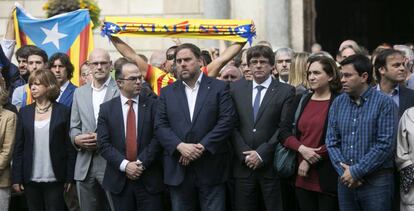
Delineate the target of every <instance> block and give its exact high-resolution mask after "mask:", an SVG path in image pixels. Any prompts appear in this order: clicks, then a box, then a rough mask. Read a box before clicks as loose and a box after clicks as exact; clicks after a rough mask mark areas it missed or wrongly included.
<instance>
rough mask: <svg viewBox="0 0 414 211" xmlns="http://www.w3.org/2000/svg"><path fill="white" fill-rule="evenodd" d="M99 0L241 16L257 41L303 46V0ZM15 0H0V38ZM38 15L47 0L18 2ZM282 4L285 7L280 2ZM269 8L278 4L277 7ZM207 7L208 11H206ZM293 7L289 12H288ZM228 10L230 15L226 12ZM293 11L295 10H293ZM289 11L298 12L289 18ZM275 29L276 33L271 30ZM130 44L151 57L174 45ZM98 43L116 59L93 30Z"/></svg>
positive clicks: (132, 7)
mask: <svg viewBox="0 0 414 211" xmlns="http://www.w3.org/2000/svg"><path fill="white" fill-rule="evenodd" d="M222 1H226V0H150V1H148V0H116V1H115V0H97V2H98V4H99V6H100V8H101V10H102V11H101V15H102V17H104V16H136V17H163V18H169V17H171V18H183V17H186V18H213V17H214V16H216V17H220V18H226V17H227V18H235V19H236V18H239V19H253V20H254V22H255V24H256V27H257V33H258V36H257V39H256V42H257V41H260V40H269V41H270V42H271V43H272V45H273V47H274V48H276V47H281V46H285V45H288V46H290V47H294V48H295V50H302V49H303V20H301V17H302V16H300V15H301V14H300V13H299V14H298V11H300V10H301V8H300V6H301V2H302V0H294V1H292V3H289V2H290V1H288V0H277V2H279V4H275V3H272V2H273V1H274V0H256V1H247V0H227V1H228V2H226V3H224V4H223V3H222ZM14 2H15V0H0V11H1V12H0V37H3V35H4V33H5V30H6V25H7V18H8V16H9V13H10V12H9V11H10V10H11V8H12V7H13V5H14ZM17 2H19V3H20V4H21V5H23V7H24V8H25V9H26V10H27V11H28V12H29V13H31V14H32V15H33V16H35V17H39V18H42V17H44V16H45V12H44V11H43V10H42V6H43V4H44V3H45V2H46V1H45V0H23V1H17ZM281 3H283V4H282V5H283V8H279V6H278V5H280V4H281ZM211 4H212V5H220V7H228V8H227V9H224V10H223V9H221V10H220V9H217V10H214V9H212V8H214V6H213V7H212V5H211ZM268 7H276V8H275V9H274V10H273V9H271V8H268ZM205 8H207V9H208V11H204V9H205ZM286 10H290V11H286ZM226 11H227V14H225V13H226ZM291 11H295V12H294V13H292V12H291ZM289 14H295V16H294V17H291V18H289ZM301 24H302V25H301ZM301 31H302V34H301ZM272 32H274V33H272ZM122 39H124V40H125V41H126V42H127V43H128V44H130V45H131V46H132V47H133V48H134V49H136V51H137V52H139V53H142V54H144V55H146V56H148V57H149V56H150V55H151V53H152V52H153V51H154V50H160V49H167V48H168V47H170V46H171V45H174V42H173V40H172V39H168V38H122ZM94 41H95V46H96V47H100V48H104V49H107V50H108V51H109V52H110V53H111V55H113V58H117V57H119V56H120V55H119V54H118V53H117V52H116V50H115V48H114V47H113V46H111V44H110V43H109V41H108V39H107V38H103V37H101V36H100V35H99V31H95V32H94ZM181 42H182V43H184V42H192V43H194V44H197V45H199V46H200V47H201V48H206V47H211V45H214V47H218V43H217V42H209V41H203V40H194V39H181Z"/></svg>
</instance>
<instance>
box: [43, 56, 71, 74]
mask: <svg viewBox="0 0 414 211" xmlns="http://www.w3.org/2000/svg"><path fill="white" fill-rule="evenodd" d="M56 60H59V61H60V62H61V63H62V65H63V66H64V67H65V68H66V73H67V74H68V79H69V80H70V79H72V77H73V71H74V67H73V64H72V62H70V58H69V56H68V55H67V54H64V53H55V54H53V55H52V56H51V57H50V59H49V61H48V66H49V68H51V67H52V65H53V63H55V61H56Z"/></svg>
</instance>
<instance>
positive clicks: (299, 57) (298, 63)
mask: <svg viewBox="0 0 414 211" xmlns="http://www.w3.org/2000/svg"><path fill="white" fill-rule="evenodd" d="M308 57H309V53H307V52H300V53H296V54H295V56H294V57H293V61H292V64H291V65H290V70H289V84H290V85H292V86H294V87H295V88H296V94H302V93H303V92H304V91H306V90H307V89H308V88H309V82H308V80H307V78H306V77H307V75H306V64H307V60H308Z"/></svg>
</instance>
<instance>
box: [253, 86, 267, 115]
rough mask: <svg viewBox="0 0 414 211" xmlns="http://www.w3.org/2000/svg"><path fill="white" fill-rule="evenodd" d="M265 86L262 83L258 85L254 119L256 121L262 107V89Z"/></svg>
mask: <svg viewBox="0 0 414 211" xmlns="http://www.w3.org/2000/svg"><path fill="white" fill-rule="evenodd" d="M264 88H265V87H264V86H261V85H258V86H256V89H257V94H256V97H255V98H254V103H253V117H254V121H256V117H257V113H258V112H259V108H260V98H261V97H262V90H263V89H264Z"/></svg>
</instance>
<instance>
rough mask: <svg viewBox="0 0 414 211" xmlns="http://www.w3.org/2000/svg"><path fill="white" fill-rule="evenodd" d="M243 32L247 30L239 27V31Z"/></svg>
mask: <svg viewBox="0 0 414 211" xmlns="http://www.w3.org/2000/svg"><path fill="white" fill-rule="evenodd" d="M245 32H247V30H246V29H245V28H244V27H240V29H239V33H245Z"/></svg>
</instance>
